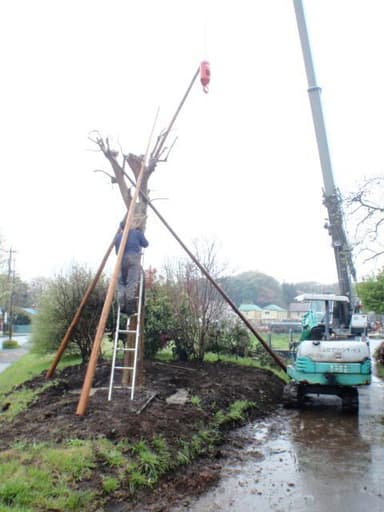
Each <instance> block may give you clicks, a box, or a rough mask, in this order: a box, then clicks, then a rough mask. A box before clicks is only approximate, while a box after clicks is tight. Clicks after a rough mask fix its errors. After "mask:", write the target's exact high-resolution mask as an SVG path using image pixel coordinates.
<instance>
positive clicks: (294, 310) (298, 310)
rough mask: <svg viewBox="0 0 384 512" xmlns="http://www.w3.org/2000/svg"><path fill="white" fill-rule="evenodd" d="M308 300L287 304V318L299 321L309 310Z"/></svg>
mask: <svg viewBox="0 0 384 512" xmlns="http://www.w3.org/2000/svg"><path fill="white" fill-rule="evenodd" d="M310 307H311V305H310V304H309V302H291V304H290V305H289V306H288V319H289V320H294V321H299V322H301V320H302V318H303V316H304V315H305V313H307V312H308V311H309V310H310Z"/></svg>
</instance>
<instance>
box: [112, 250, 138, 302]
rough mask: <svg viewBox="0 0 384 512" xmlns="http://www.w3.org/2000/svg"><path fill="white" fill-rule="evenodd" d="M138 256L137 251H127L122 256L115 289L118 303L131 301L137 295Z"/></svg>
mask: <svg viewBox="0 0 384 512" xmlns="http://www.w3.org/2000/svg"><path fill="white" fill-rule="evenodd" d="M140 258H141V255H140V254H137V253H128V254H124V256H123V261H122V264H121V270H120V276H119V283H118V290H117V293H118V297H119V302H120V304H121V303H124V302H131V301H133V300H135V299H136V297H137V287H138V284H139V278H140V272H141V266H140Z"/></svg>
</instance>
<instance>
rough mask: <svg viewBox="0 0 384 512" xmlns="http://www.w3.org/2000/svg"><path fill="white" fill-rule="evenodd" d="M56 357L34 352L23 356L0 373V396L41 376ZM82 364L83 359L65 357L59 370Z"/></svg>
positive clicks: (59, 365)
mask: <svg viewBox="0 0 384 512" xmlns="http://www.w3.org/2000/svg"><path fill="white" fill-rule="evenodd" d="M54 357H55V354H46V355H43V356H42V355H40V354H35V353H32V352H30V353H28V354H26V355H25V356H22V357H21V358H20V359H19V360H18V361H17V362H16V363H14V364H12V365H11V366H8V368H6V369H5V370H4V371H3V372H1V373H0V395H1V394H2V393H6V392H7V391H9V390H10V389H11V388H13V387H14V386H18V385H19V384H22V383H23V382H25V381H26V380H29V379H32V378H33V377H36V376H37V375H40V374H41V372H43V371H46V370H48V368H49V367H50V366H51V364H52V361H53V359H54ZM80 362H81V359H80V358H79V357H68V358H65V357H63V358H62V360H61V361H60V363H59V364H58V367H57V369H58V370H60V369H62V368H64V367H66V366H71V365H75V364H79V363H80Z"/></svg>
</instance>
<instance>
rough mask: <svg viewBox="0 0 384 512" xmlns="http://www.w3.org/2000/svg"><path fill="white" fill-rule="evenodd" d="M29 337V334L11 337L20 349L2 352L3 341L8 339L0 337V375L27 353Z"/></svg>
mask: <svg viewBox="0 0 384 512" xmlns="http://www.w3.org/2000/svg"><path fill="white" fill-rule="evenodd" d="M29 337H30V336H29V334H20V335H16V336H13V339H15V340H17V342H18V343H19V345H20V348H12V349H4V350H3V348H2V347H3V341H4V340H7V339H8V338H7V336H0V373H1V372H2V371H3V370H5V369H6V368H7V367H8V366H9V365H11V364H12V363H14V362H15V361H17V360H18V359H19V358H20V357H22V356H23V355H24V354H26V353H27V352H28V346H27V343H28V341H29Z"/></svg>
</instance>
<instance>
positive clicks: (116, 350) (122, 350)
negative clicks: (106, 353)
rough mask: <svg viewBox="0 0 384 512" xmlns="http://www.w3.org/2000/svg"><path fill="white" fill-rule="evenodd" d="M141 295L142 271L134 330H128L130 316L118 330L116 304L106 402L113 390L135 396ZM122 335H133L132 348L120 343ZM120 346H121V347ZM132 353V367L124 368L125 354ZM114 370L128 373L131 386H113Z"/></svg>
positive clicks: (118, 313) (142, 288) (140, 322)
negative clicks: (119, 358)
mask: <svg viewBox="0 0 384 512" xmlns="http://www.w3.org/2000/svg"><path fill="white" fill-rule="evenodd" d="M143 294H144V271H143V270H142V267H141V271H140V280H139V285H138V298H137V313H134V315H137V322H136V329H133V330H132V329H129V325H130V319H131V316H134V315H130V316H128V318H127V321H126V327H125V329H120V316H121V314H120V304H118V308H117V318H116V330H115V335H114V339H113V354H112V368H111V376H110V381H109V390H108V400H111V399H112V390H113V389H127V390H130V391H131V400H133V398H134V396H135V384H136V370H137V362H138V355H139V344H140V335H141V332H140V331H141V325H142V318H141V317H142V315H143ZM120 334H124V335H126V338H128V335H129V334H134V335H135V342H134V346H133V347H128V346H126V342H122V340H120V338H119V335H120ZM121 344H122V346H121ZM129 352H130V353H133V366H126V365H125V359H126V357H125V356H126V354H127V353H129ZM118 354H120V355H121V356H122V359H123V363H122V364H117V363H118ZM115 370H122V371H127V372H130V375H131V380H130V382H131V384H130V385H127V386H114V378H115Z"/></svg>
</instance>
